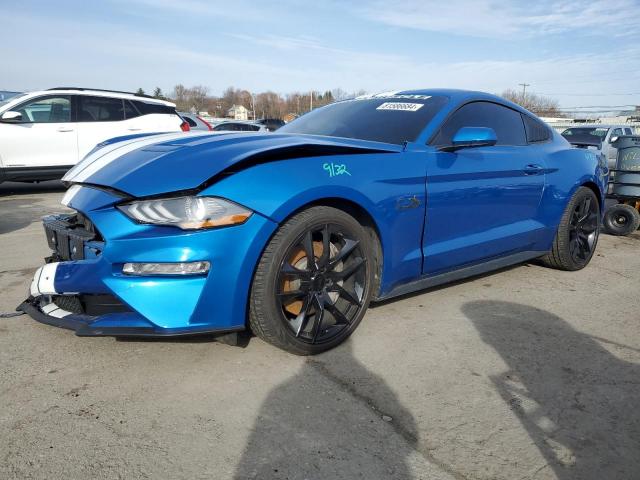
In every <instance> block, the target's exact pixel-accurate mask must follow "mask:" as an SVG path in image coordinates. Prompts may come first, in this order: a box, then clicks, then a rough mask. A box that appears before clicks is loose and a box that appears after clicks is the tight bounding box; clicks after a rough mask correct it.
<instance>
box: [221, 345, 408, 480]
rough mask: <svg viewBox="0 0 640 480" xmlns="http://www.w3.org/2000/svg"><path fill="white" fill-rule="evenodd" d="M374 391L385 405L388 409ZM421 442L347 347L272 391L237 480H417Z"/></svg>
mask: <svg viewBox="0 0 640 480" xmlns="http://www.w3.org/2000/svg"><path fill="white" fill-rule="evenodd" d="M336 371H337V372H339V374H336V373H335V372H336ZM367 392H375V397H376V398H382V399H384V406H383V409H382V408H378V406H376V405H375V404H374V403H373V401H372V400H370V397H368V394H367ZM383 412H384V413H383ZM394 430H395V434H394ZM416 443H417V429H416V422H415V420H414V418H413V416H412V415H411V413H410V412H409V411H408V410H407V409H406V408H405V407H403V406H402V405H401V403H400V401H399V400H398V398H397V397H396V395H395V394H394V392H393V391H392V390H391V389H390V388H389V387H388V386H387V385H386V383H385V382H384V380H383V379H382V378H380V377H379V376H377V375H376V374H374V373H372V372H370V371H369V370H368V369H367V368H366V367H365V366H364V365H363V364H362V363H360V362H359V361H358V360H357V359H356V358H355V357H354V356H353V353H352V350H351V342H349V341H347V342H345V343H344V344H342V345H341V346H340V347H338V348H336V349H334V350H332V351H330V352H327V353H325V354H323V355H322V356H320V357H315V358H308V359H307V360H306V361H305V363H304V364H303V366H302V367H301V368H300V370H299V371H298V372H297V373H296V374H295V375H293V376H292V377H291V378H289V379H288V380H286V381H284V382H283V383H281V384H279V385H277V386H275V387H274V388H273V389H272V390H271V392H270V393H269V394H268V395H267V397H266V399H265V400H264V402H263V403H262V405H261V407H260V410H259V412H258V413H257V416H256V419H255V421H254V425H253V428H252V431H251V434H250V437H249V440H248V442H247V443H246V445H245V448H244V451H243V453H242V456H241V459H240V461H239V463H238V464H237V467H236V472H235V476H234V478H235V479H237V480H247V479H261V480H262V479H273V480H276V479H309V480H312V479H329V478H330V479H349V480H351V479H354V478H371V479H374V478H376V479H377V478H385V479H411V478H415V477H414V475H413V473H412V468H411V457H412V456H414V455H415V451H414V448H415V445H416ZM414 471H415V470H414Z"/></svg>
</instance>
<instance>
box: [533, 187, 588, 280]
mask: <svg viewBox="0 0 640 480" xmlns="http://www.w3.org/2000/svg"><path fill="white" fill-rule="evenodd" d="M599 234H600V203H599V201H598V197H597V196H596V194H595V193H594V192H593V190H591V189H590V188H588V187H580V188H578V190H577V191H576V193H575V194H574V195H573V197H571V199H570V200H569V202H568V203H567V206H566V207H565V210H564V213H563V214H562V218H561V219H560V224H559V225H558V230H557V231H556V236H555V238H554V239H553V244H552V246H551V250H550V251H549V252H548V253H547V254H546V255H544V256H543V257H541V258H540V260H541V261H542V263H543V264H544V265H546V266H548V267H551V268H557V269H559V270H569V271H575V270H580V269H582V268H584V267H586V266H587V265H588V264H589V262H590V261H591V258H592V257H593V254H594V252H595V250H596V246H597V244H598V236H599Z"/></svg>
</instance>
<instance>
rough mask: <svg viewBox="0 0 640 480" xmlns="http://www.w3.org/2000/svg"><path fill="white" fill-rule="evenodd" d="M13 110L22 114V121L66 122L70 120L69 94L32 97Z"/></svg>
mask: <svg viewBox="0 0 640 480" xmlns="http://www.w3.org/2000/svg"><path fill="white" fill-rule="evenodd" d="M14 110H15V111H16V112H20V113H21V114H22V123H66V122H70V121H71V96H70V95H59V96H48V97H39V98H34V99H33V100H30V101H28V102H25V103H23V104H22V105H20V106H18V107H15V108H14Z"/></svg>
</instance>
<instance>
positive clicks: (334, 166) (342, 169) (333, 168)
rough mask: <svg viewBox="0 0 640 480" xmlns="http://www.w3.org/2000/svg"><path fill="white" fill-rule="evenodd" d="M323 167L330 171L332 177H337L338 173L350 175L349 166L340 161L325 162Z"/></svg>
mask: <svg viewBox="0 0 640 480" xmlns="http://www.w3.org/2000/svg"><path fill="white" fill-rule="evenodd" d="M322 168H323V169H325V170H326V171H327V172H329V176H330V177H336V176H338V175H349V176H351V174H350V173H349V171H348V170H347V166H346V165H344V164H338V163H333V162H332V163H325V164H323V165H322Z"/></svg>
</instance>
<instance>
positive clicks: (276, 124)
mask: <svg viewBox="0 0 640 480" xmlns="http://www.w3.org/2000/svg"><path fill="white" fill-rule="evenodd" d="M256 123H258V124H260V125H264V126H265V127H267V130H269V131H270V132H275V131H276V130H278V129H279V128H280V127H284V126H285V125H286V123H285V122H284V120H281V119H279V118H261V119H260V120H256Z"/></svg>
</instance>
